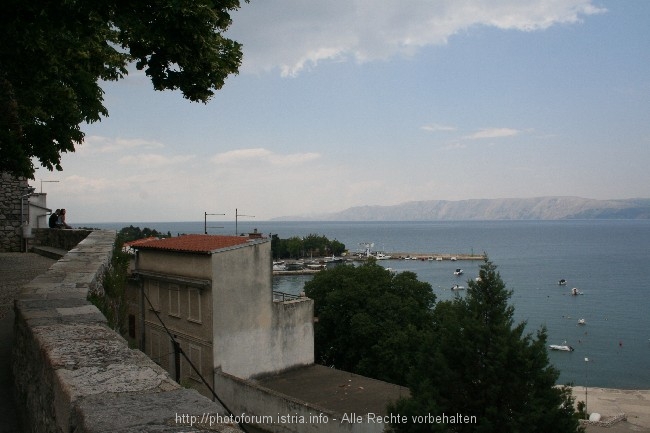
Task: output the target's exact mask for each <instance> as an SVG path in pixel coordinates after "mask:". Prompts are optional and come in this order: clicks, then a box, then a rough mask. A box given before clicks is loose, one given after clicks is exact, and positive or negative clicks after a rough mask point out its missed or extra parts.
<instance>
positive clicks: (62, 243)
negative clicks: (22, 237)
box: [30, 228, 92, 251]
mask: <svg viewBox="0 0 650 433" xmlns="http://www.w3.org/2000/svg"><path fill="white" fill-rule="evenodd" d="M90 233H92V230H81V229H74V230H68V229H66V230H62V229H50V228H45V229H34V230H32V235H33V239H32V240H31V241H30V245H31V246H34V245H45V246H48V247H54V248H59V249H62V250H66V251H70V250H71V249H73V248H74V247H75V246H76V245H77V244H78V243H79V242H81V241H82V240H84V239H86V237H87V236H88V235H89V234H90Z"/></svg>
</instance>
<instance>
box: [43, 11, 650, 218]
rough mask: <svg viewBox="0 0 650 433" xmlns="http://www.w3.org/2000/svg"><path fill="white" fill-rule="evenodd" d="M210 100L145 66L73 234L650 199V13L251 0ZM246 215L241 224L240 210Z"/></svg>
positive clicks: (51, 197)
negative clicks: (186, 94)
mask: <svg viewBox="0 0 650 433" xmlns="http://www.w3.org/2000/svg"><path fill="white" fill-rule="evenodd" d="M232 20H233V22H232V26H231V28H230V29H229V30H228V32H227V36H228V37H230V38H233V39H235V40H237V41H238V42H240V43H242V44H243V53H244V58H243V63H242V65H241V67H240V71H239V74H237V75H232V76H230V77H229V78H228V79H227V81H226V84H225V86H224V87H223V88H222V89H221V90H220V91H218V92H217V93H216V94H215V96H214V97H213V98H212V99H211V100H210V101H209V102H208V103H207V104H202V103H191V102H189V101H187V100H185V99H183V98H182V95H181V94H180V93H179V92H170V91H167V92H157V91H154V90H153V88H152V85H151V82H150V81H149V80H148V79H147V77H146V76H145V75H144V74H143V73H142V72H139V71H136V70H135V69H134V68H132V69H131V72H130V74H129V75H128V77H127V78H126V79H124V80H121V81H119V82H111V83H103V85H102V87H103V89H104V91H105V94H104V99H105V106H106V107H107V109H108V111H109V113H110V114H109V117H106V118H104V119H103V120H102V121H101V122H97V123H94V124H90V125H83V126H82V129H83V131H84V132H85V134H86V139H85V142H84V143H83V145H81V146H79V147H78V148H77V151H76V152H74V153H68V154H64V155H63V158H62V166H63V171H61V172H57V171H54V172H49V171H48V170H46V169H39V170H37V172H36V175H35V180H34V181H33V182H32V185H33V186H35V187H36V189H37V191H42V192H45V193H47V205H48V207H50V208H53V209H54V208H66V209H67V220H68V223H72V224H73V225H74V224H75V222H123V221H124V222H127V221H128V222H139V221H142V222H154V221H201V220H203V218H204V213H205V212H207V213H214V214H225V215H223V216H215V217H213V220H215V221H218V220H220V219H223V220H228V221H230V220H234V219H235V212H238V214H243V215H250V216H251V217H254V218H256V220H268V219H272V218H275V217H283V216H310V215H317V214H322V213H328V212H337V211H341V210H344V209H347V208H349V207H352V206H362V205H394V204H399V203H403V202H407V201H419V200H465V199H482V198H527V197H540V196H555V195H562V196H579V197H585V198H593V199H617V198H649V197H650V170H648V166H649V164H650V48H649V47H650V2H647V1H642V0H638V1H635V0H630V1H618V0H616V1H605V0H527V1H525V2H522V1H520V0H328V1H326V2H323V1H318V2H317V1H304V0H264V1H258V0H251V1H250V3H243V2H242V6H241V8H240V10H238V11H236V12H235V13H233V14H232ZM236 210H237V211H236Z"/></svg>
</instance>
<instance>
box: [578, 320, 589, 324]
mask: <svg viewBox="0 0 650 433" xmlns="http://www.w3.org/2000/svg"><path fill="white" fill-rule="evenodd" d="M586 324H587V322H586V321H585V319H580V320H578V325H586Z"/></svg>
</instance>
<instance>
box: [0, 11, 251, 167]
mask: <svg viewBox="0 0 650 433" xmlns="http://www.w3.org/2000/svg"><path fill="white" fill-rule="evenodd" d="M238 7H239V0H187V1H182V2H177V1H171V0H145V1H140V0H137V1H136V0H102V1H90V0H66V1H58V2H52V1H46V0H30V1H23V0H6V1H4V2H3V4H2V7H1V13H0V41H1V43H0V171H6V172H9V173H11V174H12V175H14V176H17V177H18V176H25V177H28V178H33V176H34V165H33V162H32V158H36V159H37V160H38V161H39V163H40V164H41V165H42V166H43V167H46V168H48V169H49V170H53V169H57V170H61V169H62V168H61V153H64V152H73V151H74V150H75V146H77V145H79V144H81V143H82V141H83V138H84V134H83V132H82V131H81V127H80V125H81V124H82V123H84V122H86V123H92V122H96V121H98V120H100V119H101V117H103V116H108V112H107V110H106V108H105V107H104V105H103V93H104V92H103V90H102V89H101V87H100V85H99V82H100V81H102V80H104V81H116V80H119V79H121V78H123V77H124V76H125V75H127V66H128V65H129V64H130V63H135V67H136V68H137V69H138V70H144V72H145V73H146V75H147V76H148V77H149V78H150V79H151V82H152V84H153V87H154V89H156V90H180V91H181V92H182V94H183V96H184V97H185V98H187V99H189V100H190V101H200V102H207V100H208V99H210V97H211V96H212V95H213V94H214V91H215V90H218V89H220V88H221V87H222V86H223V84H224V81H225V79H226V77H227V76H228V75H229V74H233V73H237V71H238V68H239V65H240V63H241V56H242V53H241V46H240V44H238V43H237V42H235V41H232V40H230V39H227V38H225V37H223V35H222V32H224V31H225V30H226V29H227V28H228V26H229V25H230V23H231V20H230V14H229V12H230V11H232V10H235V9H237V8H238Z"/></svg>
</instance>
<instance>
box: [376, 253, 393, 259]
mask: <svg viewBox="0 0 650 433" xmlns="http://www.w3.org/2000/svg"><path fill="white" fill-rule="evenodd" d="M375 258H376V259H377V260H388V259H390V258H391V256H389V255H388V254H384V253H376V254H375Z"/></svg>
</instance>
